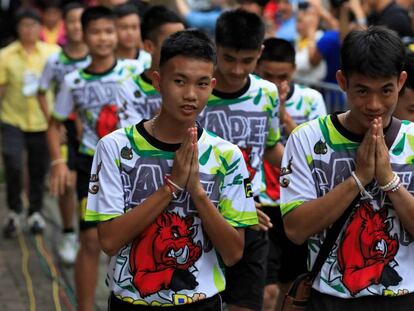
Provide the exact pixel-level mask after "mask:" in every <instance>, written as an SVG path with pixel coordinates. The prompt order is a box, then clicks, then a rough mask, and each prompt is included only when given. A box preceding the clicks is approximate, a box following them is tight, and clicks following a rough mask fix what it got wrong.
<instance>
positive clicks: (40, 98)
mask: <svg viewBox="0 0 414 311" xmlns="http://www.w3.org/2000/svg"><path fill="white" fill-rule="evenodd" d="M37 100H38V101H39V105H40V109H41V110H42V112H43V115H44V116H45V119H46V120H49V106H48V103H47V99H46V95H45V94H43V93H39V94H38V95H37Z"/></svg>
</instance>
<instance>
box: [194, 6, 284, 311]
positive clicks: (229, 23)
mask: <svg viewBox="0 0 414 311" xmlns="http://www.w3.org/2000/svg"><path fill="white" fill-rule="evenodd" d="M264 31H265V30H264V24H263V22H262V20H261V19H260V17H259V16H257V15H256V14H254V13H249V12H245V11H243V10H234V11H227V12H225V13H223V14H222V15H221V16H220V17H219V19H218V20H217V25H216V36H215V37H216V44H217V66H216V69H215V73H214V74H215V77H216V78H217V85H216V87H215V88H214V90H213V93H212V95H211V96H210V98H209V101H208V103H207V106H206V108H205V109H204V111H203V112H202V113H201V115H200V118H199V121H200V123H201V125H202V126H204V127H205V128H206V129H208V130H209V131H211V132H213V133H215V134H217V135H218V136H220V137H222V138H224V139H226V140H228V141H230V142H232V143H234V144H236V145H237V146H239V147H240V149H241V150H242V152H243V156H244V160H245V161H246V164H247V167H248V170H249V178H250V179H251V182H252V193H253V195H254V196H255V197H256V200H257V201H258V199H259V198H258V197H259V195H260V192H261V191H262V187H263V185H264V184H263V182H262V169H261V168H262V163H263V159H264V158H266V159H268V160H269V161H271V163H272V164H273V165H275V166H278V165H279V163H280V160H281V157H282V153H283V145H281V144H280V143H278V141H279V139H280V130H279V118H278V116H277V115H278V110H279V107H278V105H279V98H278V91H277V88H276V86H275V85H274V84H273V83H271V82H269V81H266V80H263V79H261V78H259V77H258V76H255V75H252V74H251V73H252V72H253V71H254V69H255V67H256V63H257V60H258V59H259V57H260V54H261V51H262V44H263V39H264ZM257 207H258V208H259V209H258V210H257V213H258V214H259V220H260V226H259V227H260V231H258V230H253V229H252V228H250V227H249V228H246V230H245V231H246V235H245V250H244V254H243V258H242V260H241V261H240V262H239V263H238V264H237V265H236V266H234V267H231V268H230V269H228V271H227V273H226V277H227V285H228V286H227V288H226V292H225V300H226V302H227V303H228V304H229V308H230V310H240V309H242V310H246V309H247V310H261V308H262V301H263V290H264V284H265V274H266V255H267V247H268V241H267V234H266V232H265V231H267V230H268V228H269V227H271V226H272V225H271V223H270V221H269V218H268V217H267V216H266V215H265V214H264V213H263V212H262V211H261V210H260V204H259V203H257Z"/></svg>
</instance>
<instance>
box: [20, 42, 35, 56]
mask: <svg viewBox="0 0 414 311" xmlns="http://www.w3.org/2000/svg"><path fill="white" fill-rule="evenodd" d="M20 44H21V45H22V47H23V49H24V50H25V51H26V52H28V53H30V52H32V51H33V50H34V49H35V47H36V42H23V41H20Z"/></svg>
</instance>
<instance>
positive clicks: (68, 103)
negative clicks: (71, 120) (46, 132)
mask: <svg viewBox="0 0 414 311" xmlns="http://www.w3.org/2000/svg"><path fill="white" fill-rule="evenodd" d="M68 77H69V76H68V75H66V76H65V79H64V81H63V83H62V88H61V89H60V91H59V93H58V95H57V97H56V103H55V108H54V111H53V117H54V118H55V119H57V120H60V121H64V120H66V119H67V118H68V116H69V115H70V114H71V112H72V111H73V110H74V109H75V103H74V101H73V95H72V92H71V87H70V80H69V79H68Z"/></svg>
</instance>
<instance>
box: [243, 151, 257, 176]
mask: <svg viewBox="0 0 414 311" xmlns="http://www.w3.org/2000/svg"><path fill="white" fill-rule="evenodd" d="M240 150H241V152H242V153H243V159H244V162H246V166H247V171H248V172H249V178H250V180H253V178H254V175H256V170H255V169H254V168H253V167H252V164H251V162H252V161H251V158H250V157H251V153H252V147H248V148H240Z"/></svg>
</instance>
